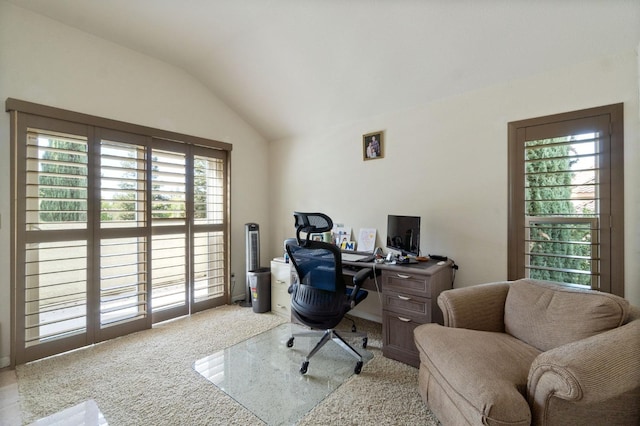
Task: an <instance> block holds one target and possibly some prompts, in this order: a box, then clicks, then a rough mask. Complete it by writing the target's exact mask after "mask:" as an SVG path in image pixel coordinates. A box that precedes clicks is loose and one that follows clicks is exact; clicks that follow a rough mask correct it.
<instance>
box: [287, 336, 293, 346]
mask: <svg viewBox="0 0 640 426" xmlns="http://www.w3.org/2000/svg"><path fill="white" fill-rule="evenodd" d="M287 347H288V348H291V347H293V337H290V338H289V340H287Z"/></svg>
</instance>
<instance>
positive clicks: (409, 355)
mask: <svg viewBox="0 0 640 426" xmlns="http://www.w3.org/2000/svg"><path fill="white" fill-rule="evenodd" d="M342 263H343V276H344V278H345V280H346V283H347V284H351V283H352V280H353V275H355V274H356V272H357V271H358V269H361V268H375V270H377V271H381V274H380V276H379V277H377V282H378V286H379V287H380V288H379V289H378V288H377V287H376V285H375V282H374V281H373V280H372V279H369V280H367V282H365V283H364V285H363V288H366V289H367V290H373V291H381V292H382V336H383V342H382V345H383V346H382V353H383V355H384V356H386V357H387V358H392V359H395V360H398V361H401V362H404V363H406V364H409V365H412V366H414V367H419V365H420V357H419V355H418V350H417V348H416V346H415V343H414V342H413V330H414V329H415V328H416V327H417V326H419V325H421V324H426V323H430V322H437V323H439V324H443V316H442V311H441V310H440V308H439V307H438V303H437V299H438V296H439V295H440V293H441V292H442V291H444V290H447V289H450V288H452V284H453V279H452V277H453V274H452V273H453V270H452V266H453V262H451V261H447V262H445V264H443V265H438V264H437V263H438V262H437V261H433V260H430V261H428V262H420V263H415V264H395V265H393V264H387V263H381V264H374V263H362V262H347V261H343V262H342Z"/></svg>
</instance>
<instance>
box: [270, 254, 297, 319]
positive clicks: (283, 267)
mask: <svg viewBox="0 0 640 426" xmlns="http://www.w3.org/2000/svg"><path fill="white" fill-rule="evenodd" d="M291 279H292V277H291V264H289V263H281V262H276V261H272V262H271V312H273V313H276V314H278V315H282V316H283V317H285V318H290V317H291V295H290V294H289V291H288V290H289V285H290V284H291Z"/></svg>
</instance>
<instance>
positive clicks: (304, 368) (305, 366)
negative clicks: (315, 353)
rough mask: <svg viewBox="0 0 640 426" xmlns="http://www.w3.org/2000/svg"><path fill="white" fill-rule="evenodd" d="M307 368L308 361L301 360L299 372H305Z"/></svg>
mask: <svg viewBox="0 0 640 426" xmlns="http://www.w3.org/2000/svg"><path fill="white" fill-rule="evenodd" d="M308 368H309V361H305V362H303V363H302V367H300V374H306V373H307V369H308Z"/></svg>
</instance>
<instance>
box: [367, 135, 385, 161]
mask: <svg viewBox="0 0 640 426" xmlns="http://www.w3.org/2000/svg"><path fill="white" fill-rule="evenodd" d="M379 158H384V131H382V130H380V131H378V132H373V133H367V134H366V135H362V159H363V160H365V161H367V160H377V159H379Z"/></svg>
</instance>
